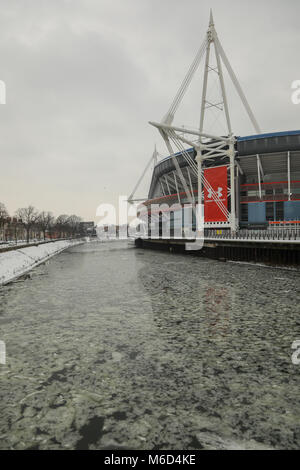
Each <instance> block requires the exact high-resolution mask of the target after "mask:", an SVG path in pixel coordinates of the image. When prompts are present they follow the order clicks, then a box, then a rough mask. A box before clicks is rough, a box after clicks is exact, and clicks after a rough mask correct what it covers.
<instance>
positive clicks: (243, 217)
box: [241, 204, 248, 222]
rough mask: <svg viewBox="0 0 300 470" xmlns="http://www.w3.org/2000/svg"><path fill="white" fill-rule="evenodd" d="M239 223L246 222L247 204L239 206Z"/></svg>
mask: <svg viewBox="0 0 300 470" xmlns="http://www.w3.org/2000/svg"><path fill="white" fill-rule="evenodd" d="M241 222H248V204H241Z"/></svg>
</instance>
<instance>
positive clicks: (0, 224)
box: [0, 202, 9, 239]
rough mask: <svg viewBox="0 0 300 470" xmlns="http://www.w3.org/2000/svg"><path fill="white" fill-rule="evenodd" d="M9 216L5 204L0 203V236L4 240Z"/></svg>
mask: <svg viewBox="0 0 300 470" xmlns="http://www.w3.org/2000/svg"><path fill="white" fill-rule="evenodd" d="M8 217H9V215H8V212H7V209H6V207H5V204H3V202H0V235H1V238H2V239H3V238H4V237H3V232H4V224H5V222H6V220H7V219H8Z"/></svg>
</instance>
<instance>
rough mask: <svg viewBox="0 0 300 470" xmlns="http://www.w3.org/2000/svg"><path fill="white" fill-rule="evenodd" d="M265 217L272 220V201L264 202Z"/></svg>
mask: <svg viewBox="0 0 300 470" xmlns="http://www.w3.org/2000/svg"><path fill="white" fill-rule="evenodd" d="M266 219H267V220H271V221H272V220H274V203H273V202H266Z"/></svg>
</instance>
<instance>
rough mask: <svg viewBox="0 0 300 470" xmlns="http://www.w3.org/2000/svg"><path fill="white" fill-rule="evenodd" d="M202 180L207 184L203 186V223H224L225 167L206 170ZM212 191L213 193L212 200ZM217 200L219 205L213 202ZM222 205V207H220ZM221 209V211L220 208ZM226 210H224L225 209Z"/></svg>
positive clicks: (225, 203) (225, 205)
mask: <svg viewBox="0 0 300 470" xmlns="http://www.w3.org/2000/svg"><path fill="white" fill-rule="evenodd" d="M204 178H205V180H206V181H207V183H208V186H209V185H210V187H207V185H205V186H204V221H205V222H226V221H227V216H226V214H224V212H226V209H227V203H228V201H227V166H217V167H214V168H206V169H205V170H204ZM212 191H214V193H215V197H214V198H213V195H212ZM214 199H217V201H219V204H217V202H216V201H215V200H214ZM222 204H223V205H222ZM220 206H222V208H223V211H222V209H221V207H220ZM224 207H225V208H226V209H225V208H224Z"/></svg>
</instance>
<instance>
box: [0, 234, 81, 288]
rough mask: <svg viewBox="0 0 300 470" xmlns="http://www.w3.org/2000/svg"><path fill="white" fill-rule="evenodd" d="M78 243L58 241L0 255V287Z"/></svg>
mask: <svg viewBox="0 0 300 470" xmlns="http://www.w3.org/2000/svg"><path fill="white" fill-rule="evenodd" d="M79 243H82V241H73V240H60V241H57V242H52V243H44V244H41V245H38V246H30V247H28V248H22V249H19V250H12V251H7V252H4V253H0V285H3V284H7V283H8V282H10V281H12V280H13V279H16V278H17V277H19V276H22V275H23V274H25V273H26V272H28V271H30V270H31V269H32V268H34V267H35V266H37V265H39V264H40V263H42V262H44V261H46V260H47V259H49V258H51V256H54V255H56V254H58V253H60V252H61V251H63V250H65V249H66V248H69V247H70V246H74V245H78V244H79Z"/></svg>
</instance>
